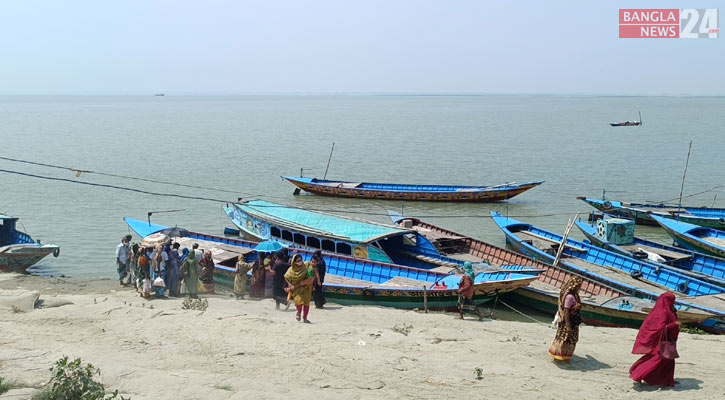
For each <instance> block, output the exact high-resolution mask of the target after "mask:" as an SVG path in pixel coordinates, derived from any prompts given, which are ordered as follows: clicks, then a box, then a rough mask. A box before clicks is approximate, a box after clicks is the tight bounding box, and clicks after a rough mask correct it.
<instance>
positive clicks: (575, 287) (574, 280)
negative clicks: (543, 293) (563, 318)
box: [559, 276, 582, 313]
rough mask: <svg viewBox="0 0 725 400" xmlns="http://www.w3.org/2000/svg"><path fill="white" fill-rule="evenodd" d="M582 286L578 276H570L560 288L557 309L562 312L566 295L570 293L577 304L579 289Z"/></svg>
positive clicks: (579, 301) (579, 302)
mask: <svg viewBox="0 0 725 400" xmlns="http://www.w3.org/2000/svg"><path fill="white" fill-rule="evenodd" d="M581 287H582V279H581V278H580V277H578V276H572V277H571V278H569V281H568V282H567V283H566V285H564V286H563V287H562V288H561V292H559V311H560V312H562V313H563V312H564V300H566V295H568V294H571V295H573V296H574V298H575V299H576V303H577V304H581V300H580V299H579V289H580V288H581Z"/></svg>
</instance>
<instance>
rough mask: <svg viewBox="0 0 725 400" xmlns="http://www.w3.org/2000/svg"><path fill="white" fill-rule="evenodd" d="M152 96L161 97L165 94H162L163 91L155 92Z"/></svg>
mask: <svg viewBox="0 0 725 400" xmlns="http://www.w3.org/2000/svg"><path fill="white" fill-rule="evenodd" d="M154 96H157V97H163V96H165V95H164V94H163V93H156V94H155V95H154Z"/></svg>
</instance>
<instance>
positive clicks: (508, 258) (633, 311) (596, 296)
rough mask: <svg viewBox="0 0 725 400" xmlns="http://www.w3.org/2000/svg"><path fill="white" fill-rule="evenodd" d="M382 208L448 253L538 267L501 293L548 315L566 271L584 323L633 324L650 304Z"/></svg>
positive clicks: (688, 315) (690, 315)
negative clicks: (578, 282) (575, 283)
mask: <svg viewBox="0 0 725 400" xmlns="http://www.w3.org/2000/svg"><path fill="white" fill-rule="evenodd" d="M388 213H389V214H390V216H391V218H392V219H393V221H394V222H395V223H396V224H397V225H399V226H401V227H404V228H408V229H414V230H416V231H417V232H418V233H420V234H421V235H423V236H425V237H427V238H428V239H429V240H430V241H431V243H433V244H434V245H435V246H436V248H437V249H438V250H439V251H441V253H443V254H445V255H446V256H448V257H451V258H458V259H461V260H466V261H472V262H482V261H485V262H488V263H489V264H491V265H493V266H497V265H505V264H519V265H526V266H529V267H532V268H538V269H544V272H543V273H542V274H541V275H539V277H538V279H537V280H536V281H534V282H532V283H531V284H529V285H528V286H525V287H521V288H519V289H517V290H515V291H511V292H508V293H506V294H505V295H504V297H503V298H504V299H506V300H507V301H511V302H513V303H517V304H521V305H524V306H526V307H530V308H533V309H536V310H539V311H541V312H545V313H548V314H551V315H552V316H553V315H554V314H555V313H556V311H557V308H558V299H559V293H560V291H561V288H562V286H563V285H565V284H566V282H568V281H569V279H570V278H571V277H572V276H579V277H580V278H581V279H582V281H583V284H582V289H581V292H580V296H581V299H582V319H583V320H584V322H585V323H587V324H589V325H596V326H610V327H628V328H639V327H640V325H642V322H643V321H644V319H645V318H646V317H647V312H648V309H649V308H651V307H653V305H654V302H653V301H651V300H643V299H638V298H636V297H632V296H630V295H629V294H628V293H626V292H625V291H623V290H620V289H616V288H614V287H611V286H608V285H606V284H605V283H602V282H599V281H597V280H594V279H591V278H588V277H586V276H583V275H581V274H578V273H576V272H573V271H567V270H566V269H563V268H561V267H554V266H551V265H548V264H545V263H542V262H540V261H534V260H532V259H531V258H528V257H526V256H523V255H519V254H517V253H514V252H512V251H509V250H506V249H502V248H500V247H496V246H494V245H492V244H489V243H486V242H483V241H480V240H477V239H474V238H471V237H467V236H464V235H462V234H460V233H456V232H453V231H450V230H447V229H445V228H441V227H438V226H435V225H433V224H430V223H427V222H423V221H421V220H420V219H417V218H410V217H403V216H401V215H400V214H397V213H395V212H393V211H388ZM678 316H679V317H680V318H684V320H686V321H687V322H689V323H701V322H702V321H704V320H705V319H707V318H708V316H709V314H707V313H703V312H699V311H695V312H680V313H678Z"/></svg>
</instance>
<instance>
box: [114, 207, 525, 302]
mask: <svg viewBox="0 0 725 400" xmlns="http://www.w3.org/2000/svg"><path fill="white" fill-rule="evenodd" d="M124 220H125V221H126V223H127V224H128V226H129V227H130V228H131V229H132V230H134V232H136V233H137V234H139V236H141V235H147V234H150V232H151V233H153V232H152V231H153V230H154V229H157V228H158V230H162V229H166V228H167V227H164V226H161V225H155V227H154V228H149V227H147V223H146V222H143V221H138V220H134V219H131V218H124ZM177 240H178V241H180V242H181V243H183V245H185V246H186V247H191V244H192V243H198V244H199V248H200V249H204V250H211V251H212V254H213V258H214V262H215V278H214V279H215V283H217V284H222V285H224V286H228V287H233V285H234V265H235V264H236V261H237V259H238V257H239V255H243V256H245V259H246V260H247V261H253V260H254V259H255V257H256V253H255V252H253V250H252V249H253V248H254V246H256V245H257V244H258V243H257V242H252V241H246V240H242V239H233V238H228V237H221V236H213V235H207V234H203V233H197V232H190V235H189V236H188V237H185V238H179V239H177ZM295 251H297V252H298V253H300V254H301V255H302V257H303V258H304V259H305V261H308V260H309V259H310V258H311V257H312V254H313V252H312V251H311V250H305V249H297V250H295ZM323 259H324V260H325V263H326V265H327V274H326V277H325V282H324V284H323V288H324V291H325V297H326V298H327V299H328V300H330V301H332V302H336V303H339V304H365V305H378V306H386V307H396V308H423V307H424V306H425V304H426V303H427V306H428V307H429V308H450V307H455V306H456V304H457V302H458V292H457V288H458V282H459V281H460V279H461V276H460V275H452V274H447V273H443V272H437V271H431V270H422V269H417V268H411V267H406V266H403V265H395V264H390V263H382V262H375V261H370V260H361V259H357V258H353V257H348V256H342V255H338V254H334V253H323ZM534 280H536V274H532V273H520V272H518V271H512V270H498V271H490V272H479V273H477V275H476V279H475V281H474V288H475V289H474V290H475V293H474V303H476V304H483V303H485V302H486V301H489V300H491V299H492V298H494V297H495V296H497V295H499V294H502V293H506V292H509V291H511V290H515V289H517V288H519V287H521V286H526V285H528V284H529V283H531V282H532V281H534Z"/></svg>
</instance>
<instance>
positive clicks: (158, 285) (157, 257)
mask: <svg viewBox="0 0 725 400" xmlns="http://www.w3.org/2000/svg"><path fill="white" fill-rule="evenodd" d="M164 255H166V252H165V251H164V248H163V246H162V245H158V246H156V249H155V250H154V254H153V257H152V260H153V262H152V264H151V265H152V266H153V268H154V274H155V276H154V279H153V283H152V286H153V288H154V291H155V294H156V297H159V298H160V297H164V293H165V292H166V282H164V281H165V279H164V278H165V277H166V260H168V255H166V257H164ZM157 278H161V279H160V280H159V279H157Z"/></svg>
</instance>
